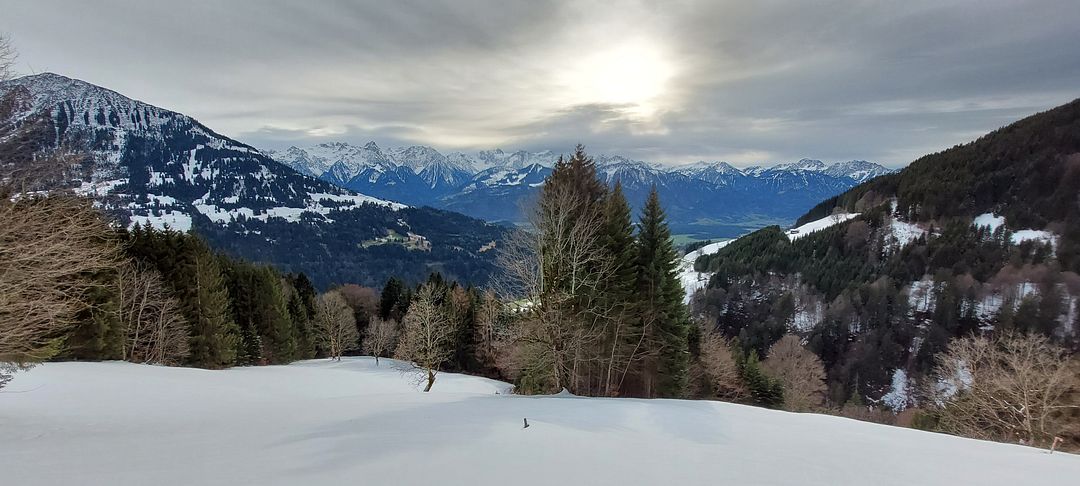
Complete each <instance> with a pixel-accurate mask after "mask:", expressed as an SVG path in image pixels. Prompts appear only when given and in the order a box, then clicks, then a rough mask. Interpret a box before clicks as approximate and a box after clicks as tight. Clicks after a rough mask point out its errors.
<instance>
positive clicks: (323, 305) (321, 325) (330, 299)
mask: <svg viewBox="0 0 1080 486" xmlns="http://www.w3.org/2000/svg"><path fill="white" fill-rule="evenodd" d="M315 306H316V316H315V325H316V332H317V333H318V336H319V340H320V341H321V342H322V344H323V345H324V346H326V350H327V353H329V355H330V359H335V360H341V355H342V354H344V353H345V351H348V350H349V349H352V348H353V347H355V346H356V341H357V340H359V339H360V335H359V332H358V331H357V330H356V317H355V316H354V315H353V310H352V308H351V307H349V304H347V303H346V302H345V298H344V297H342V296H341V293H340V292H337V291H333V290H332V291H330V292H327V293H325V294H322V295H320V296H319V299H318V301H317V302H316V304H315Z"/></svg>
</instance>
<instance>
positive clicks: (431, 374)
mask: <svg viewBox="0 0 1080 486" xmlns="http://www.w3.org/2000/svg"><path fill="white" fill-rule="evenodd" d="M434 384H435V373H434V372H432V371H431V370H430V369H429V370H427V387H425V388H424V391H425V392H429V391H431V385H434Z"/></svg>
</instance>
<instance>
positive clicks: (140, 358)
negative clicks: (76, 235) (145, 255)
mask: <svg viewBox="0 0 1080 486" xmlns="http://www.w3.org/2000/svg"><path fill="white" fill-rule="evenodd" d="M116 295H117V314H118V318H119V322H120V323H121V325H122V326H123V328H124V334H125V339H124V349H123V355H124V359H125V360H127V361H132V362H138V363H155V364H163V365H177V364H180V363H181V362H182V361H183V359H184V358H185V357H187V355H188V351H189V349H188V334H189V332H190V328H191V326H190V324H189V323H188V322H187V320H185V319H184V317H183V315H182V314H181V312H180V304H179V303H178V302H177V301H176V299H174V298H173V297H172V296H170V295H169V293H168V292H167V291H166V290H165V286H164V284H163V283H162V281H161V276H160V275H159V274H158V273H157V271H155V270H153V269H151V268H147V267H144V266H140V265H136V264H133V263H128V264H124V265H121V266H120V268H119V270H118V274H117V278H116Z"/></svg>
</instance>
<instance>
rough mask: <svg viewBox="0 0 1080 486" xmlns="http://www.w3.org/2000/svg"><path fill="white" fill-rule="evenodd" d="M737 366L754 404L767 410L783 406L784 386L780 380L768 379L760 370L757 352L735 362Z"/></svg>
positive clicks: (751, 352) (752, 352)
mask: <svg viewBox="0 0 1080 486" xmlns="http://www.w3.org/2000/svg"><path fill="white" fill-rule="evenodd" d="M737 366H738V368H739V374H740V375H741V376H742V381H743V384H744V385H745V386H746V389H747V391H749V392H750V397H751V398H752V399H753V400H754V403H756V404H757V405H761V406H763V407H769V408H779V407H781V406H783V405H784V386H783V385H782V384H781V383H780V380H777V379H775V378H772V377H770V376H769V375H768V374H766V373H765V371H764V370H763V369H762V368H761V362H760V361H759V360H758V355H757V351H750V354H748V355H746V356H745V357H743V358H741V359H740V360H739V361H738V362H737Z"/></svg>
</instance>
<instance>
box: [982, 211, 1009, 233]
mask: <svg viewBox="0 0 1080 486" xmlns="http://www.w3.org/2000/svg"><path fill="white" fill-rule="evenodd" d="M1004 224H1005V216H998V215H996V214H993V213H983V214H980V215H978V216H976V217H975V226H976V227H982V226H985V227H987V228H990V232H994V231H997V229H998V228H1000V227H1001V226H1002V225H1004Z"/></svg>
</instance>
